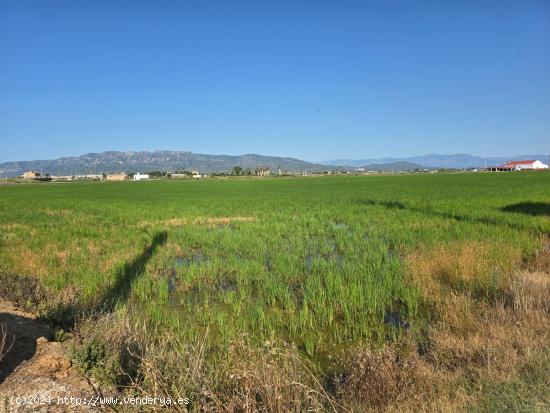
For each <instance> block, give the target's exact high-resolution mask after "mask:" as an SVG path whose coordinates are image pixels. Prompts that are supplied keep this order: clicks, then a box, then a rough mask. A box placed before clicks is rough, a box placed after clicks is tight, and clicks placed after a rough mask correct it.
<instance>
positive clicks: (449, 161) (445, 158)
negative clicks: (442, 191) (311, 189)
mask: <svg viewBox="0 0 550 413" xmlns="http://www.w3.org/2000/svg"><path fill="white" fill-rule="evenodd" d="M523 159H538V160H540V161H542V162H543V163H548V155H541V154H538V155H514V156H493V157H481V156H474V155H469V154H454V155H422V156H412V157H408V158H369V159H335V160H331V161H324V162H321V163H322V164H326V165H333V166H336V165H338V166H348V167H349V166H353V167H363V166H365V165H372V164H382V165H384V164H391V163H395V162H411V163H414V164H417V165H422V167H426V168H480V167H484V166H485V165H487V166H493V165H501V164H503V163H504V162H506V161H513V160H523ZM413 169H414V168H413Z"/></svg>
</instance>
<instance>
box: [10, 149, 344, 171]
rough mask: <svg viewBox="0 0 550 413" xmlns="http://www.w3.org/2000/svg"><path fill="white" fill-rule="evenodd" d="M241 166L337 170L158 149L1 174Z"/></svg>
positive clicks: (17, 166) (41, 163)
mask: <svg viewBox="0 0 550 413" xmlns="http://www.w3.org/2000/svg"><path fill="white" fill-rule="evenodd" d="M236 165H239V166H241V167H242V168H245V169H246V168H251V169H253V168H258V167H267V168H269V169H271V170H272V171H273V172H276V171H277V170H278V169H279V168H280V169H281V170H282V171H288V172H314V171H320V170H331V169H336V168H335V167H333V166H326V165H320V164H314V163H310V162H305V161H302V160H300V159H295V158H282V157H275V156H263V155H254V154H249V155H240V156H229V155H205V154H199V153H192V152H183V151H155V152H145V151H144V152H115V151H111V152H101V153H87V154H85V155H82V156H71V157H65V158H59V159H51V160H36V161H16V162H4V163H0V177H2V176H3V177H10V176H19V175H21V174H22V173H23V172H25V171H30V170H34V171H38V172H42V173H43V174H46V173H49V174H50V175H75V174H80V175H82V174H101V173H104V172H105V173H110V172H127V173H128V172H150V171H157V170H159V171H175V170H197V171H199V172H229V171H231V169H232V168H233V167H234V166H236Z"/></svg>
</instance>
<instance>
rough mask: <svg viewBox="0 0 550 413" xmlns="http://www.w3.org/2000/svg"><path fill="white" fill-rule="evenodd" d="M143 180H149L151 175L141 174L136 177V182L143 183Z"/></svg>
mask: <svg viewBox="0 0 550 413" xmlns="http://www.w3.org/2000/svg"><path fill="white" fill-rule="evenodd" d="M143 179H149V174H140V173H139V172H138V173H137V174H135V175H134V181H141V180H143Z"/></svg>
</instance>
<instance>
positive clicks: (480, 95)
mask: <svg viewBox="0 0 550 413" xmlns="http://www.w3.org/2000/svg"><path fill="white" fill-rule="evenodd" d="M156 149H173V150H190V151H193V152H201V153H212V154H242V153H260V154H267V155H288V156H295V157H299V158H302V159H306V160H327V159H335V158H366V157H382V156H411V155H420V154H427V153H472V154H477V155H513V154H524V153H548V152H550V1H548V0H521V1H520V0H514V1H508V0H495V1H484V0H472V1H468V0H456V1H451V0H443V1H435V0H434V1H416V0H415V1H412V0H403V1H394V0H386V1H382V0H381V1H357V2H350V1H345V0H340V1H330V2H328V1H320V0H317V1H298V0H295V1H284V0H278V1H271V2H268V1H250V2H244V1H238V0H235V1H220V2H216V1H209V0H200V1H199V0H196V1H185V0H181V1H168V0H156V1H153V0H150V1H137V0H133V1H120V0H106V1H101V0H96V1H85V0H67V1H56V0H34V1H31V0H0V162H2V161H10V160H27V159H49V158H55V157H59V156H67V155H80V154H83V153H87V152H100V151H104V150H156Z"/></svg>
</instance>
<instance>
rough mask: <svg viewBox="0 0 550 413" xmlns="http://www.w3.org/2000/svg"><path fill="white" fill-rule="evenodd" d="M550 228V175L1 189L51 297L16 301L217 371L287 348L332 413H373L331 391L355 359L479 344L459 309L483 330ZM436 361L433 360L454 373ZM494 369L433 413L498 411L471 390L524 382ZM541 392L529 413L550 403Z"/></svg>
mask: <svg viewBox="0 0 550 413" xmlns="http://www.w3.org/2000/svg"><path fill="white" fill-rule="evenodd" d="M548 234H550V173H545V172H535V173H457V174H417V175H390V176H327V177H300V178H257V179H254V178H248V179H246V178H243V179H240V178H229V179H205V180H202V181H184V180H179V181H175V180H173V181H172V180H156V181H155V180H153V181H148V182H145V181H144V182H112V183H111V182H98V183H57V184H56V183H41V184H19V185H4V186H0V274H3V275H2V276H3V277H4V279H9V277H31V278H32V279H33V280H36V281H37V282H38V285H39V286H40V289H41V291H43V293H42V294H43V295H42V296H41V297H39V298H38V299H32V300H35V301H32V300H31V299H30V298H27V297H22V298H21V297H19V299H21V300H22V301H23V302H25V300H26V302H27V304H28V305H30V306H34V308H35V309H36V310H37V311H39V312H40V314H42V315H43V317H44V318H46V319H48V320H50V322H51V323H53V324H55V325H57V327H58V328H59V329H64V331H65V332H69V333H70V332H71V331H72V329H76V328H77V326H78V323H79V322H82V323H84V324H85V321H82V320H83V319H85V318H86V317H94V315H93V314H103V315H104V316H106V315H109V316H111V317H113V314H124V317H126V319H127V320H128V324H129V325H132V326H134V329H135V331H137V332H138V333H139V332H140V331H141V332H142V333H143V334H145V333H144V332H146V334H147V335H148V336H149V337H156V338H159V339H160V338H161V337H163V336H166V335H169V336H170V337H172V338H174V339H175V340H176V341H177V342H178V343H183V344H182V345H184V344H185V343H197V342H201V343H203V345H204V349H205V350H204V351H205V354H206V356H205V359H206V361H207V363H206V364H208V363H210V364H211V365H212V363H214V362H215V363H220V364H219V365H221V360H225V359H227V358H228V357H229V356H228V354H229V350H228V349H229V348H231V346H232V345H234V343H236V342H241V341H240V340H244V341H246V343H247V345H249V346H251V347H252V348H263V347H265V346H266V343H271V344H272V345H278V346H281V347H285V346H288V348H289V349H291V350H289V351H293V352H294V353H295V354H296V355H297V357H299V358H300V360H301V363H302V362H303V363H304V366H308V367H307V369H308V371H309V372H310V373H311V375H312V376H314V377H315V381H316V382H318V383H320V385H321V386H322V388H323V389H324V391H326V398H330V399H331V400H334V403H335V404H334V405H333V404H330V403H329V404H325V405H324V406H325V408H327V409H328V410H330V409H332V408H335V409H336V410H340V409H341V410H343V411H344V410H349V411H351V410H354V409H356V411H364V410H363V409H365V410H368V409H367V407H368V408H377V405H376V404H373V403H374V402H373V403H371V401H369V400H370V399H369V400H366V401H364V404H362V405H361V403H362V402H357V403H358V404H357V405H358V406H363V407H356V406H355V407H354V402H349V401H346V400H347V399H346V396H345V395H342V394H344V393H345V392H344V393H339V392H338V391H337V390H333V388H332V387H333V386H332V385H329V384H326V383H327V380H328V378H327V377H329V376H331V377H332V376H335V375H337V374H340V373H341V371H340V370H342V369H343V368H345V367H342V366H349V364H346V362H341V360H342V357H344V355H346V354H349V352H350V351H352V350H353V349H358V348H367V349H369V350H368V351H380V349H383V348H387V347H391V346H394V345H396V344H395V343H402V342H405V341H407V342H409V343H414V345H413V347H415V348H416V347H418V348H427V349H428V350H426V351H424V352H422V351H419V353H418V354H420V357H425V355H426V354H432V355H433V354H436V353H437V351H439V350H438V349H441V348H443V347H441V346H443V344H441V346H440V347H438V344H437V343H438V339H439V338H441V337H442V336H441V334H442V333H441V332H442V331H445V332H447V331H448V334H449V337H451V336H450V335H452V334H454V336H452V337H462V338H461V340H466V339H467V337H469V336H467V335H465V334H474V333H475V334H477V333H478V331H477V330H475V328H473V327H472V328H470V329H468V328H466V327H464V326H465V325H466V324H465V323H466V322H467V320H462V321H460V322H458V321H457V322H456V323H457V325H456V326H454V325H453V324H452V323H453V322H454V321H452V320H451V319H450V314H451V313H452V312H453V311H452V308H458V307H456V306H459V305H462V306H463V307H464V308H466V307H468V308H469V309H470V311H471V312H472V314H473V316H472V317H474V319H473V320H474V321H472V323H474V324H475V323H477V322H479V323H482V324H483V323H484V322H485V321H486V320H485V319H483V320H481V321H480V319H477V318H475V317H478V315H477V313H478V310H479V311H481V310H480V309H484V310H483V311H485V314H487V311H489V312H491V311H493V310H491V309H496V308H499V305H500V303H502V302H505V301H506V297H508V294H509V291H510V288H511V286H513V285H515V284H514V277H516V276H517V274H518V272H521V271H524V270H525V268H527V267H528V266H529V265H531V263H533V262H534V261H535V260H536V259H537V257H539V256H540V251H541V248H542V246H543V245H544V243H545V242H546V240H547V237H548ZM536 271H542V270H541V269H540V268H537V269H536ZM13 279H16V278H13ZM545 285H546V286H547V284H545ZM545 288H546V287H545ZM45 297H47V299H46V298H45ZM23 304H24V303H23ZM460 308H462V307H460ZM487 309H489V310H487ZM494 311H497V310H494ZM541 311H542V314H544V317H547V316H548V313H547V310H544V308H543V309H542V310H541ZM545 311H546V312H545ZM465 314H468V313H467V312H466V313H465ZM479 317H481V316H479ZM476 320H477V321H476ZM545 320H546V318H545ZM136 326H139V327H136ZM449 326H451V327H449ZM463 328H464V331H466V332H467V333H464V332H463V330H462V329H463ZM526 328H527V329H529V328H530V327H526ZM81 331H82V333H81V334H84V336H83V338H81V341H80V345H85V343H86V335H85V334H86V332H85V331H86V330H85V328H82V329H81ZM457 331H458V332H457ZM438 334H439V335H438ZM446 334H447V333H446ZM541 334H542V333H541ZM243 337H244V339H243ZM438 337H439V338H438ZM465 337H466V338H465ZM441 340H443V339H442V338H441ZM449 340H451V339H449ZM82 343H84V344H82ZM275 343H276V344H275ZM466 347H467V346H466ZM544 347H546V346H544V345H543V347H542V348H543V350H544ZM76 348H77V350H76V353H77V354H80V357H81V358H82V356H81V355H82V353H78V345H77V346H76ZM537 348H538V349H539V350H540V347H537ZM546 348H547V347H546ZM441 351H443V350H441ZM449 351H450V350H449ZM426 352H427V353H426ZM539 353H540V352H539ZM543 353H544V351H543ZM437 354H439V353H437ZM441 354H443V353H441ZM444 354H445V357H450V358H452V357H454V354H455V353H453V352H452V351H451V352H450V353H449V352H447V353H444ZM449 354H451V355H449ZM232 357H237V356H234V355H233V356H232ZM415 357H416V356H415ZM442 357H443V356H441V357H440V358H438V359H437V360H438V361H440V360H441V358H442ZM432 358H433V357H432ZM432 358H430V357H428V356H426V357H425V359H423V361H422V362H423V363H424V362H425V363H426V365H430V366H431V367H430V369H440V368H441V369H442V371H443V370H444V371H451V370H445V369H446V367H445V369H444V368H443V367H440V366H439V365H437V366H435V367H434V363H435V362H433V361H430V360H432ZM336 360H339V361H338V362H337V361H336ZM96 361H97V360H96ZM233 361H234V360H233ZM93 362H94V361H93V360H92V361H90V360H87V361H86V363H88V364H87V365H86V366H85V367H84V370H86V369H87V370H86V371H87V372H88V373H90V372H91V371H92V370H93V367H94V366H92V364H93ZM527 362H531V361H526V363H527ZM430 363H432V364H430ZM460 363H463V364H460ZM460 363H459V365H460V366H461V368H463V367H464V366H466V367H467V363H468V361H463V362H460ZM352 364H353V363H352ZM482 364H483V363H482ZM472 368H478V366H477V365H475V366H474V367H472ZM479 368H480V369H482V370H483V368H484V367H483V366H481V367H479ZM518 369H519V367H518ZM452 371H453V372H454V371H456V370H452ZM483 371H484V370H483ZM518 371H519V370H518ZM90 374H91V373H90ZM449 374H450V373H449ZM453 374H454V373H453ZM483 374H485V373H483ZM483 374H480V375H478V376H476V377H477V378H475V379H468V377H469V376H468V375H467V374H458V373H457V376H456V377H455V376H453V378H449V379H448V380H447V379H445V380H447V381H446V382H445V383H446V385H449V383H455V384H453V385H457V386H462V387H463V388H464V389H465V390H464V392H465V393H464V394H465V395H466V396H464V400H462V399H461V400H455V399H452V400H451V399H449V398H450V397H451V396H448V395H445V396H441V397H440V398H439V399H438V400H436V401H433V403H434V404H433V405H432V407H433V408H434V409H436V408H444V406H445V405H444V403H449V406H454V407H458V410H460V408H462V407H465V406H470V407H471V406H477V407H476V408H479V409H480V410H483V409H487V410H491V409H493V407H494V405H493V404H491V403H497V401H494V400H493V399H492V398H491V397H492V396H491V393H490V392H489V390H483V391H481V393H479V391H478V390H476V387H475V385H473V384H472V383H474V382H475V383H478V382H483V383H489V384H487V386H486V387H484V388H485V389H490V388H492V387H491V386H496V387H495V388H497V389H500V387H499V386H504V385H508V384H509V383H510V380H512V379H510V380H508V379H506V380H504V379H502V378H496V377H495V376H494V375H492V374H493V373H491V374H489V373H487V374H486V375H485V376H484V375H483ZM516 376H517V377H516ZM516 376H513V377H514V378H513V380H519V382H521V383H523V382H522V380H523V378H522V377H523V376H521V374H520V373H518V374H517V375H516ZM510 377H512V376H510ZM453 380H456V381H453ZM468 380H473V382H472V381H468ZM507 380H508V381H507ZM217 383H218V384H219V381H218V382H217ZM457 383H458V384H457ZM468 383H469V384H468ZM111 384H112V383H111ZM172 384H173V383H172ZM174 385H175V386H176V387H177V384H174ZM213 386H214V387H215V386H216V385H214V384H213ZM544 389H546V387H544ZM418 391H421V390H418ZM422 391H424V390H422ZM426 391H427V390H426ZM495 391H496V390H495ZM214 392H215V393H216V392H218V393H222V390H219V389H218V390H214ZM331 392H332V393H331ZM442 394H443V393H442ZM434 397H435V396H434ZM438 397H439V396H438ZM529 397H531V399H528V400H527V402H525V403H527V404H525V406H527V407H529V406H531V407H532V406H539V407H540V406H543V407H544V406H548V405H544V403H546V402H547V401H548V400H547V399H546V402H544V400H543V398H542V399H541V397H542V396H541V397H539V396H537V395H531V396H529ZM221 398H222V397H221V396H220V400H221ZM260 398H261V397H260ZM359 398H360V397H359ZM257 399H258V396H256V399H255V400H257ZM443 399H445V400H446V401H445V402H443V401H441V400H443ZM200 400H202V399H200ZM407 400H408V399H407ZM407 400H405V401H402V402H403V403H408V401H407ZM495 400H496V399H495ZM514 400H515V399H514ZM522 400H523V399H522ZM541 400H542V401H541ZM196 403H197V404H195V408H197V409H198V408H199V407H198V405H199V404H200V403H205V402H204V400H202V401H200V402H196ZM258 403H260V402H258ZM346 403H347V404H346ZM350 403H351V404H350ZM369 403H370V404H369ZM391 403H393V402H387V403H385V404H384V405H383V406H384V407H385V408H390V407H391V406H392V404H391ZM438 403H440V404H438ZM461 403H462V404H461ZM522 403H523V402H522ZM529 403H532V404H529ZM533 403H534V404H533ZM537 403H538V404H537ZM540 403H543V404H540ZM260 404H261V403H260ZM225 406H226V407H227V405H225ZM327 406H329V407H327ZM334 406H336V407H334ZM338 406H340V407H338ZM346 406H347V407H346ZM365 406H367V407H365ZM403 406H405V407H404V408H405V410H406V408H407V406H409V407H410V406H412V405H409V404H405V405H403ZM434 406H436V407H434ZM441 406H443V407H441ZM521 406H523V405H521ZM521 406H520V407H521ZM287 407H288V408H289V409H290V410H292V409H294V410H295V411H298V410H302V407H300V408H297V407H296V405H292V406H290V407H289V406H286V407H284V408H283V410H285V409H286V408H287ZM394 407H395V406H394ZM258 409H259V408H258ZM495 409H496V410H498V409H497V408H495ZM283 410H281V411H283ZM496 410H495V411H496ZM235 411H239V410H238V409H237V410H235ZM243 411H244V410H243ZM541 411H542V410H541Z"/></svg>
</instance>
